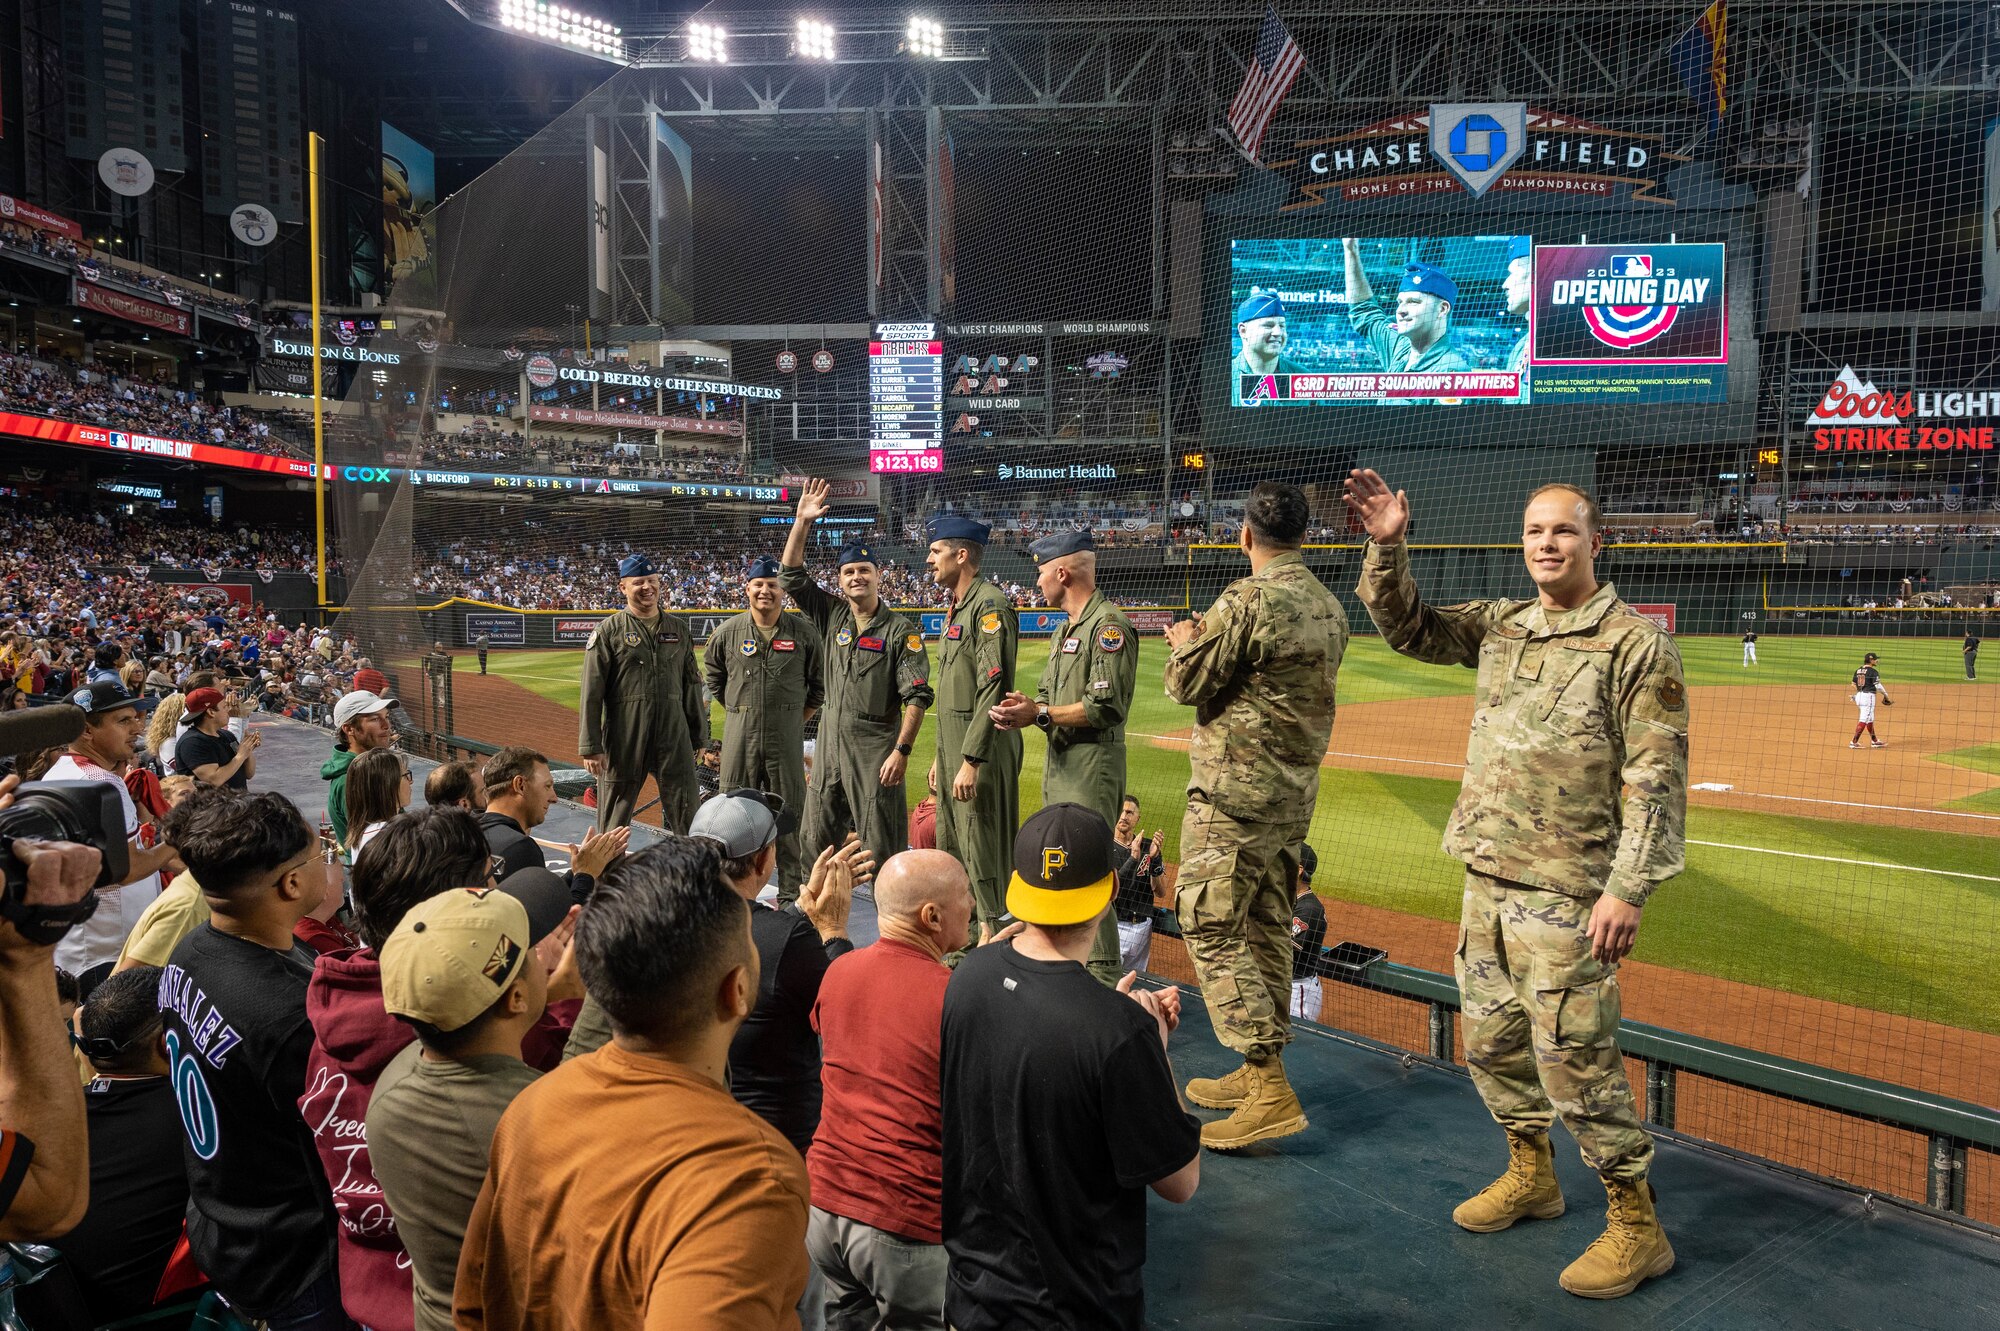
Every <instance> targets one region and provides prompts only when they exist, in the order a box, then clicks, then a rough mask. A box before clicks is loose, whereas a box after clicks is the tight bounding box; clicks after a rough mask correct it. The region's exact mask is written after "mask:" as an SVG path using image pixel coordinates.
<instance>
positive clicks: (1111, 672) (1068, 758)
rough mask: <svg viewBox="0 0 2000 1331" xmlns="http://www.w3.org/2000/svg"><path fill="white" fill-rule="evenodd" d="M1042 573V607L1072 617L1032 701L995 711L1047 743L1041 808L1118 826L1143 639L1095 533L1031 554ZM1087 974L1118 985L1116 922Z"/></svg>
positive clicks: (1015, 699) (1049, 540) (1107, 919)
mask: <svg viewBox="0 0 2000 1331" xmlns="http://www.w3.org/2000/svg"><path fill="white" fill-rule="evenodd" d="M1028 553H1029V554H1030V555H1032V556H1033V557H1034V560H1035V563H1036V564H1038V565H1040V567H1041V573H1040V576H1039V577H1038V578H1037V579H1036V582H1037V585H1038V586H1039V587H1040V588H1041V592H1042V600H1043V601H1044V602H1045V603H1046V604H1048V605H1051V606H1059V607H1061V608H1062V609H1063V610H1066V611H1068V612H1069V619H1068V621H1067V622H1066V623H1065V624H1064V625H1063V627H1062V628H1061V629H1060V630H1058V631H1057V632H1056V634H1055V635H1054V636H1053V637H1052V638H1050V639H1049V659H1048V664H1047V665H1045V666H1043V667H1042V681H1041V683H1040V684H1038V685H1037V686H1036V688H1035V696H1034V697H1032V698H1030V697H1028V696H1027V695H1026V694H1022V693H1009V694H1008V695H1007V696H1006V697H1005V698H1004V699H1002V700H1001V702H1000V704H999V705H998V706H997V707H995V708H994V709H993V713H992V715H993V723H994V724H995V725H997V726H1000V727H1001V728H1003V729H1008V730H1018V729H1020V728H1021V727H1022V726H1029V725H1032V726H1038V727H1040V728H1041V731H1042V733H1043V734H1044V735H1046V736H1048V741H1049V749H1048V756H1047V757H1046V759H1044V761H1043V763H1042V803H1043V804H1045V805H1046V804H1081V805H1082V806H1083V807H1084V808H1086V809H1093V810H1095V811H1096V812H1097V814H1098V816H1099V817H1101V818H1103V819H1104V825H1105V826H1106V827H1114V826H1116V825H1117V823H1118V814H1119V810H1120V809H1121V808H1122V806H1123V804H1124V800H1125V717H1126V715H1127V714H1128V713H1129V712H1130V711H1131V710H1132V691H1133V686H1134V685H1135V684H1136V683H1137V682H1138V678H1139V639H1138V635H1137V634H1136V633H1134V632H1133V629H1132V621H1131V620H1130V619H1128V618H1126V617H1125V612H1124V611H1123V610H1120V609H1119V608H1118V607H1117V605H1115V604H1114V603H1113V602H1112V601H1111V600H1110V598H1108V597H1107V596H1105V594H1104V593H1103V592H1102V591H1100V590H1098V587H1097V554H1096V546H1095V543H1094V542H1093V541H1092V540H1091V536H1090V533H1089V531H1087V530H1085V531H1063V532H1053V533H1051V534H1050V535H1047V536H1044V537H1042V538H1041V539H1040V540H1038V541H1036V542H1035V543H1034V544H1033V545H1030V546H1029V547H1028ZM1087 964H1088V966H1089V968H1090V973H1091V974H1092V975H1095V976H1096V977H1097V978H1098V979H1100V980H1102V981H1103V982H1104V983H1105V984H1107V985H1115V984H1117V983H1118V979H1119V968H1118V916H1117V914H1116V913H1115V912H1113V911H1109V910H1107V911H1105V912H1104V918H1103V919H1101V920H1099V921H1098V922H1097V941H1096V942H1095V943H1093V944H1092V945H1091V949H1090V960H1089V962H1088V963H1087Z"/></svg>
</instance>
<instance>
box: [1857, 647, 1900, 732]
mask: <svg viewBox="0 0 2000 1331" xmlns="http://www.w3.org/2000/svg"><path fill="white" fill-rule="evenodd" d="M1875 661H1876V656H1875V653H1873V652H1869V653H1868V654H1867V655H1866V656H1864V657H1862V658H1861V664H1860V665H1859V666H1857V667H1856V668H1855V671H1854V705H1855V706H1856V707H1858V708H1860V709H1861V719H1860V720H1858V721H1856V722H1855V723H1854V737H1853V738H1852V739H1850V740H1848V741H1847V747H1848V748H1850V749H1858V748H1860V747H1861V732H1862V731H1864V730H1865V731H1867V732H1868V747H1869V748H1871V749H1886V748H1888V747H1889V746H1888V745H1887V744H1884V743H1883V742H1882V741H1881V740H1879V739H1877V738H1875V700H1876V699H1877V698H1880V699H1881V700H1882V705H1883V706H1884V707H1893V706H1895V704H1894V703H1893V702H1891V701H1890V700H1889V690H1887V689H1885V688H1883V687H1882V672H1881V671H1879V670H1877V669H1876V668H1875Z"/></svg>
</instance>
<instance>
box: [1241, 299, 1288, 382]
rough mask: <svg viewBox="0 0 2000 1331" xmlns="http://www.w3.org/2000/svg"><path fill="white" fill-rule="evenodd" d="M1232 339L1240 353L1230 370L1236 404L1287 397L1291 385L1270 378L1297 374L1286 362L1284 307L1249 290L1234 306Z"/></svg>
mask: <svg viewBox="0 0 2000 1331" xmlns="http://www.w3.org/2000/svg"><path fill="white" fill-rule="evenodd" d="M1236 336H1237V337H1238V338H1239V339H1241V340H1242V343H1243V350H1241V351H1239V352H1237V353H1236V359H1235V361H1233V362H1232V363H1231V369H1232V371H1233V372H1234V374H1235V376H1236V396H1237V401H1239V402H1256V401H1258V400H1260V399H1266V398H1281V397H1290V396H1291V385H1290V383H1289V382H1288V381H1287V380H1285V379H1283V378H1277V379H1274V378H1272V376H1274V375H1278V376H1282V375H1290V374H1298V373H1301V371H1300V370H1299V367H1298V365H1297V364H1295V363H1294V362H1292V361H1290V360H1288V359H1286V357H1285V355H1284V351H1285V306H1284V303H1283V302H1282V301H1280V300H1279V299H1278V298H1277V297H1276V296H1274V295H1272V294H1271V293H1270V292H1268V291H1252V292H1251V293H1250V294H1249V295H1248V296H1247V297H1245V298H1244V301H1243V303H1242V304H1241V305H1238V306H1237V307H1236Z"/></svg>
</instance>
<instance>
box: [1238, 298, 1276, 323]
mask: <svg viewBox="0 0 2000 1331" xmlns="http://www.w3.org/2000/svg"><path fill="white" fill-rule="evenodd" d="M1274 314H1275V315H1277V316H1278V317H1279V318H1280V319H1282V318H1284V317H1285V303H1284V302H1283V301H1281V300H1279V299H1278V298H1277V297H1276V296H1274V295H1272V294H1271V293H1270V292H1268V291H1253V292H1251V293H1250V294H1249V295H1248V296H1245V297H1244V298H1243V303H1242V304H1241V305H1238V306H1237V307H1236V322H1237V323H1248V322H1249V321H1250V320H1252V319H1268V318H1270V317H1271V316H1272V315H1274Z"/></svg>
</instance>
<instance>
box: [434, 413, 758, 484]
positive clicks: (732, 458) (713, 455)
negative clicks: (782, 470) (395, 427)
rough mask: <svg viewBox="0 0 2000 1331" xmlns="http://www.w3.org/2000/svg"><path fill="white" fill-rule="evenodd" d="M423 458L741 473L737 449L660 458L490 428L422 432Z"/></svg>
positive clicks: (576, 470) (626, 447)
mask: <svg viewBox="0 0 2000 1331" xmlns="http://www.w3.org/2000/svg"><path fill="white" fill-rule="evenodd" d="M420 447H421V450H422V457H423V460H424V461H425V462H429V463H439V462H456V463H473V464H477V465H479V466H481V467H487V466H492V467H505V468H508V469H510V470H530V471H544V470H554V471H557V472H564V473H569V474H573V475H579V476H606V477H621V478H631V479H637V480H726V479H731V478H736V477H741V476H742V475H743V474H744V465H743V454H742V450H741V449H740V448H737V449H720V448H704V447H701V446H699V445H676V446H675V447H674V448H673V449H672V451H670V452H669V453H667V454H666V455H665V456H659V457H655V456H648V455H646V454H644V453H642V452H641V446H640V445H637V444H629V443H628V444H615V443H611V442H608V441H597V440H593V441H588V442H583V441H578V440H575V439H564V438H559V437H556V436H553V435H543V436H531V435H527V434H523V433H521V432H519V431H514V430H504V429H496V428H494V427H491V426H467V427H466V428H464V429H462V430H458V431H454V432H451V433H445V432H442V431H437V430H429V431H425V432H424V434H423V436H422V440H421V444H420Z"/></svg>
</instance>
